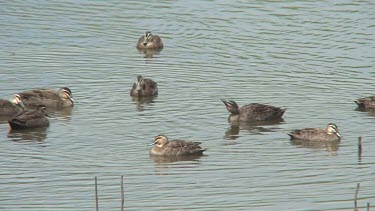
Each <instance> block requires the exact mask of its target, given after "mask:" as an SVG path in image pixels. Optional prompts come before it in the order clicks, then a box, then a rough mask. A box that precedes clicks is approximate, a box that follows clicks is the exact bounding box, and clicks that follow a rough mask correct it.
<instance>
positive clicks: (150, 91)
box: [130, 75, 158, 97]
mask: <svg viewBox="0 0 375 211" xmlns="http://www.w3.org/2000/svg"><path fill="white" fill-rule="evenodd" d="M156 95H158V84H157V83H156V82H155V81H153V80H151V79H148V78H143V77H142V76H141V75H139V76H137V80H136V81H135V82H134V84H133V87H132V89H131V90H130V96H132V97H148V96H156Z"/></svg>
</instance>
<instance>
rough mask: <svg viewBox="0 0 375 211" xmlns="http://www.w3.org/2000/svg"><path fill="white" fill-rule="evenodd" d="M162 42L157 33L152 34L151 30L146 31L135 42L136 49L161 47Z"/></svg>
mask: <svg viewBox="0 0 375 211" xmlns="http://www.w3.org/2000/svg"><path fill="white" fill-rule="evenodd" d="M163 47H164V46H163V42H162V41H161V38H160V37H159V36H158V35H153V34H151V32H149V31H148V32H146V33H145V34H144V35H143V36H141V37H140V38H139V40H138V43H137V48H138V49H162V48H163Z"/></svg>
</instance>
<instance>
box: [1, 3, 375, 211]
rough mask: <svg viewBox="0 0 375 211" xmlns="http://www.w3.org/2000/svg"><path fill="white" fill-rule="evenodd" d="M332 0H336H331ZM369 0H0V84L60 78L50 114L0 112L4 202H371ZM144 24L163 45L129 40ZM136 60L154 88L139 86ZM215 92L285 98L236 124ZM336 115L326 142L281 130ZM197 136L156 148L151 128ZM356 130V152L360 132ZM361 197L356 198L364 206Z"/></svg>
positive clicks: (374, 55)
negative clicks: (142, 92) (56, 106)
mask: <svg viewBox="0 0 375 211" xmlns="http://www.w3.org/2000/svg"><path fill="white" fill-rule="evenodd" d="M333 2H335V3H333ZM374 11H375V4H374V3H373V2H372V1H358V2H357V3H352V1H345V0H342V1H332V2H330V1H328V2H327V1H318V2H315V1H299V2H294V1H283V2H275V1H256V2H251V3H249V2H248V1H189V2H187V1H150V2H148V1H126V2H125V1H105V2H104V1H79V2H78V1H73V0H71V1H59V2H57V3H56V2H55V3H52V2H50V1H33V0H29V1H4V2H2V3H0V32H1V33H0V84H1V89H0V97H1V98H9V97H10V96H11V95H12V94H13V93H15V92H18V91H22V90H28V89H31V88H38V87H48V88H54V89H58V88H59V87H62V86H69V87H70V88H71V89H72V91H73V96H74V98H75V100H76V102H77V104H76V106H75V107H74V109H73V110H64V111H61V112H55V111H51V116H52V117H51V118H50V122H51V126H50V127H49V128H48V129H43V130H32V131H25V132H22V133H19V132H15V133H13V132H9V126H8V125H7V124H6V122H4V120H2V121H1V124H0V145H1V146H0V167H1V169H0V210H8V211H11V210H38V211H39V210H94V209H95V193H94V177H95V176H97V177H98V189H99V206H100V210H118V209H119V208H120V176H121V175H124V178H125V179H124V180H125V181H124V183H125V207H126V210H142V209H143V210H312V209H314V210H353V198H354V193H355V188H356V184H357V183H358V182H360V183H361V189H360V191H359V205H360V206H361V207H364V206H366V203H367V202H370V203H372V204H375V201H374V199H375V182H374V173H375V156H374V153H373V152H374V151H375V141H374V138H375V131H374V129H373V128H374V122H375V112H360V111H356V110H355V108H356V106H355V104H354V103H353V99H355V98H358V97H363V96H367V95H371V94H375V92H374V79H375V69H374V64H375V41H374V40H375V37H374V34H375V24H374V23H375V13H374ZM146 30H151V31H152V32H153V33H154V34H158V35H160V36H161V37H162V39H163V41H164V46H165V48H164V49H163V50H162V51H161V52H160V53H159V54H147V55H145V54H144V53H143V52H138V51H137V49H136V48H135V44H136V42H137V40H138V38H139V37H140V36H141V35H142V34H143V33H144V32H145V31H146ZM138 74H142V75H144V76H145V77H150V78H152V79H154V80H155V81H157V82H158V85H159V96H158V97H157V98H155V99H154V100H153V101H151V102H137V101H133V100H132V99H131V98H130V96H129V88H130V87H131V85H132V83H133V82H134V80H135V78H136V76H137V75H138ZM220 98H229V99H233V100H236V101H237V102H238V104H240V105H244V104H246V103H252V102H259V103H268V104H272V105H275V106H284V107H287V108H288V110H287V112H286V113H285V115H284V117H285V121H284V122H282V123H280V124H272V125H256V126H254V125H253V126H252V125H230V124H229V123H228V122H227V117H228V112H227V111H226V109H225V107H224V105H223V103H222V102H221V101H220ZM329 122H334V123H336V124H337V125H338V126H339V128H340V133H341V134H342V135H343V137H344V139H343V141H342V142H341V143H340V144H336V145H332V144H330V145H298V144H294V143H291V142H290V140H289V138H288V136H287V134H286V133H287V132H288V131H290V130H293V129H298V128H303V127H325V126H326V124H327V123H329ZM160 133H163V134H166V135H168V136H169V137H170V138H172V139H173V138H181V139H189V140H196V141H201V142H203V144H202V145H203V146H204V147H207V148H209V150H208V151H207V152H206V153H205V154H206V155H205V156H203V157H200V158H195V159H190V160H180V161H176V160H175V161H173V160H171V161H169V162H168V161H165V160H154V159H152V158H150V157H149V155H148V151H149V149H150V146H148V144H149V143H150V142H152V140H153V138H154V136H156V135H158V134H160ZM358 136H362V137H363V141H364V152H363V157H362V160H361V161H359V159H358V157H357V138H358ZM363 209H364V208H363Z"/></svg>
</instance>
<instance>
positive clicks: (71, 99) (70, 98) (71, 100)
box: [68, 96, 74, 104]
mask: <svg viewBox="0 0 375 211" xmlns="http://www.w3.org/2000/svg"><path fill="white" fill-rule="evenodd" d="M68 98H69V100H70V102H72V104H74V99H73V98H72V97H71V96H68Z"/></svg>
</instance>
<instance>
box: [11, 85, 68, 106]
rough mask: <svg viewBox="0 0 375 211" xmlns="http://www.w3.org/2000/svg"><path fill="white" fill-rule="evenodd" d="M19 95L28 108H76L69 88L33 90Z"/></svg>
mask: <svg viewBox="0 0 375 211" xmlns="http://www.w3.org/2000/svg"><path fill="white" fill-rule="evenodd" d="M17 94H18V95H19V96H21V100H22V102H23V103H24V105H25V106H26V107H27V108H29V107H31V108H33V107H34V108H35V107H37V106H40V105H43V106H45V107H47V108H56V109H59V108H64V107H73V106H74V99H73V96H72V91H71V90H70V89H69V88H68V87H62V88H60V89H59V90H58V91H56V90H52V89H33V90H28V91H24V92H19V93H17Z"/></svg>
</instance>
